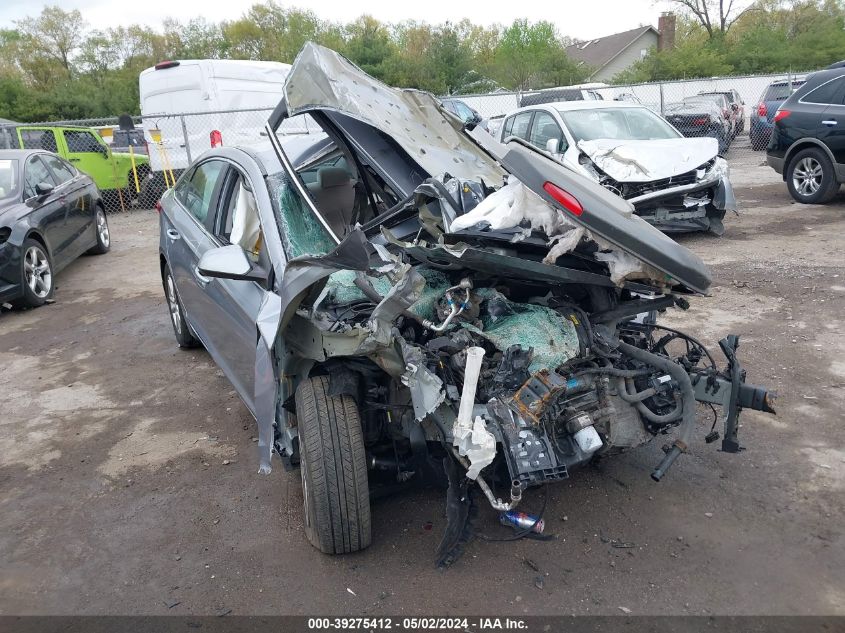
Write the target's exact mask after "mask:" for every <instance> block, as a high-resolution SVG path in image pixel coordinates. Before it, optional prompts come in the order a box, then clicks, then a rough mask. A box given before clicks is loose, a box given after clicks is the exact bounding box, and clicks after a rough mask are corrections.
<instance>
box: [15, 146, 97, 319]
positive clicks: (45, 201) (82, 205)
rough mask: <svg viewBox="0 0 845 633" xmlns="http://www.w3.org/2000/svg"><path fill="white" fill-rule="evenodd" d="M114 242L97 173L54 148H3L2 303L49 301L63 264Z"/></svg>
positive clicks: (34, 304) (26, 304)
mask: <svg viewBox="0 0 845 633" xmlns="http://www.w3.org/2000/svg"><path fill="white" fill-rule="evenodd" d="M109 245H110V239H109V225H108V221H107V220H106V213H105V210H104V206H103V201H102V199H101V197H100V192H99V190H98V189H97V186H96V185H95V184H94V181H92V180H91V178H89V177H88V176H86V175H85V174H83V173H81V172H80V171H78V170H77V169H76V168H75V167H73V166H72V165H70V164H69V163H67V162H65V161H64V160H62V159H61V158H59V157H58V156H56V155H55V154H51V153H50V152H44V151H39V150H3V151H0V303H11V304H12V305H13V306H14V307H20V308H34V307H37V306H40V305H42V304H44V303H45V302H46V301H47V300H48V299H50V297H51V296H52V294H53V287H54V284H53V280H54V276H55V274H56V273H57V272H58V271H59V270H61V269H62V268H64V267H65V266H67V265H68V264H69V263H70V262H72V261H73V260H74V259H76V258H77V257H79V256H80V255H82V254H84V253H94V254H102V253H106V252H107V251H108V250H109Z"/></svg>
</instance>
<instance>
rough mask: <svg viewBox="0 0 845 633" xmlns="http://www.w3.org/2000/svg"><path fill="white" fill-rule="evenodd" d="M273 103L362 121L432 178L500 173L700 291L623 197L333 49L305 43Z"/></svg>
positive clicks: (689, 257) (679, 258) (692, 270)
mask: <svg viewBox="0 0 845 633" xmlns="http://www.w3.org/2000/svg"><path fill="white" fill-rule="evenodd" d="M280 105H283V106H284V109H286V112H287V115H288V116H294V115H298V114H305V113H307V112H311V111H328V112H339V113H342V114H344V115H348V116H349V117H351V118H354V119H357V120H359V121H363V122H364V123H366V124H368V125H370V126H372V127H374V128H376V129H377V130H380V131H381V132H383V133H384V134H386V135H388V136H389V137H390V138H392V139H393V140H394V141H395V142H396V143H397V144H398V145H399V146H400V147H401V148H402V149H403V150H404V151H405V152H407V154H408V155H409V156H410V157H411V158H412V159H413V160H414V161H415V162H416V163H417V164H418V165H419V166H420V167H421V168H422V169H423V170H425V171H426V172H427V173H428V174H429V175H430V176H432V177H436V176H440V175H442V174H444V173H448V174H450V175H451V176H452V177H455V178H459V179H468V180H478V179H479V178H480V179H483V180H484V181H485V182H486V183H487V184H488V185H492V186H495V187H500V186H501V185H502V184H503V183H504V178H505V176H506V174H508V173H511V174H513V175H515V176H516V177H517V178H518V179H519V180H520V181H522V182H523V183H524V184H525V186H526V187H528V188H530V189H531V190H533V192H534V193H536V194H537V195H539V196H540V197H541V198H542V199H543V200H545V201H546V203H548V204H550V205H552V206H553V207H554V208H555V209H558V211H559V212H560V213H562V214H564V217H566V218H567V219H568V220H570V221H572V222H574V223H575V224H578V225H581V226H583V227H584V228H585V229H587V230H588V231H590V232H591V234H592V235H593V237H594V238H599V239H601V240H604V241H605V242H607V243H609V244H610V245H611V247H612V248H617V249H620V250H622V251H625V252H626V253H628V254H629V255H631V256H633V257H634V258H636V259H638V260H640V261H641V262H644V263H645V264H648V265H649V266H652V267H653V268H655V269H657V270H659V271H660V272H661V273H663V275H665V278H664V279H662V280H661V281H663V282H669V283H674V282H675V281H677V282H680V283H681V284H683V285H684V286H686V287H687V288H689V289H691V290H692V291H694V292H698V293H702V294H706V293H707V289H708V287H709V285H710V273H709V271H708V269H707V267H706V266H705V264H704V263H703V262H702V261H701V260H700V259H699V258H698V257H697V256H696V255H695V254H693V253H692V252H691V251H690V250H688V249H686V248H685V247H683V246H681V245H680V244H678V243H676V242H674V241H672V240H671V239H669V238H668V237H666V236H665V235H663V233H661V232H660V231H659V230H658V229H656V228H654V227H652V226H651V225H649V224H647V223H646V222H645V221H644V220H642V219H641V218H639V217H636V216H632V207H631V205H630V204H629V203H628V202H626V201H625V200H623V199H622V198H620V197H618V196H616V195H614V194H612V193H610V192H609V191H607V190H606V189H605V188H604V187H602V186H601V185H599V184H598V183H596V182H594V181H593V180H591V179H589V178H586V177H584V176H581V175H579V174H577V173H575V172H573V171H572V170H570V169H566V168H563V167H561V166H559V165H557V164H556V163H554V162H553V161H551V160H548V159H547V158H544V156H543V155H542V154H540V153H537V152H533V151H531V150H529V149H524V150H522V149H518V148H517V149H512V150H511V151H510V152H507V149H508V148H505V147H504V146H502V145H500V144H499V143H498V142H496V141H495V139H493V137H492V136H490V135H489V134H488V133H487V132H484V131H483V130H481V129H480V128H476V129H474V130H473V131H472V132H471V133H469V134H467V133H466V132H465V131H464V125H463V122H462V121H461V120H460V119H459V118H457V117H455V116H453V115H451V114H449V113H447V112H446V111H445V110H444V109H443V108H442V107H441V106H440V104H439V103H438V102H437V100H436V99H435V98H434V97H433V96H432V95H430V94H428V93H424V92H420V91H417V90H399V89H396V88H392V87H390V86H388V85H386V84H384V83H382V82H380V81H378V80H377V79H374V78H373V77H370V76H369V75H367V74H366V73H365V72H364V71H362V70H361V69H360V68H358V67H357V66H355V65H354V64H353V63H351V62H350V61H349V60H347V59H346V58H344V57H343V56H342V55H339V54H338V53H336V52H335V51H332V50H330V49H328V48H325V47H322V46H319V45H317V44H314V43H311V42H309V43H307V44H306V45H305V46H304V47H303V49H302V50H301V51H300V53H299V55H298V56H297V58H296V60H295V61H294V63H293V67H292V69H291V71H290V73H289V74H288V78H287V81H286V83H285V101H284V102H283V103H282V104H280ZM473 139H475V142H474V141H473ZM679 140H680V141H682V142H689V141H695V140H698V139H679ZM704 140H712V139H704ZM617 143H618V141H617ZM693 144H696V143H693ZM482 148H483V149H482ZM712 149H713V151H712V153H711V154H710V155H709V156H708V158H712V157H713V156H715V154H716V147H715V141H714V145H713V148H712ZM652 151H653V150H652ZM506 153H507V156H505V154H506ZM653 153H654V154H655V156H657V152H654V151H653ZM688 153H689V152H688ZM708 158H705V159H702V160H701V161H700V162H699V163H697V164H695V165H694V166H693V167H690V168H689V169H693V168H694V167H698V166H699V165H700V164H701V163H703V162H706V160H708ZM497 160H498V161H499V162H497ZM500 164H501V166H500ZM689 169H687V170H686V171H689ZM546 181H551V182H554V183H555V184H556V185H558V186H560V187H563V188H564V189H566V190H568V191H569V192H571V193H572V195H574V196H575V197H576V198H577V199H578V200H579V201H580V203H581V204H582V205H583V206H584V213H583V215H581V216H579V217H575V216H571V215H566V213H568V212H566V211H565V210H564V209H563V208H562V207H561V206H560V203H558V202H556V201H555V200H554V199H553V198H551V197H550V195H549V193H547V192H546V191H545V190H544V183H545V182H546ZM456 235H460V233H456ZM548 237H553V236H548Z"/></svg>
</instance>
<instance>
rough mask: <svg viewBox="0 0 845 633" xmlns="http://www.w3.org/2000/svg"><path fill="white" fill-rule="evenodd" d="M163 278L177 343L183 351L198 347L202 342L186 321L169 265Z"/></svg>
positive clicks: (166, 266)
mask: <svg viewBox="0 0 845 633" xmlns="http://www.w3.org/2000/svg"><path fill="white" fill-rule="evenodd" d="M161 277H162V283H163V284H164V297H165V299H167V307H168V310H169V312H170V325H172V326H173V335H174V336H175V337H176V342H177V343H178V344H179V347H181V348H183V349H190V348H192V347H197V346H198V345H199V344H200V342H199V341H198V340H197V339H196V337H195V336H194V335H193V334H192V333H191V328H190V326H189V325H188V322H187V321H186V320H185V309H184V308H183V307H182V300H181V299H179V293H178V292H176V284H175V283H174V281H173V273H171V272H170V266H169V265H165V267H164V271H163V273H162V276H161Z"/></svg>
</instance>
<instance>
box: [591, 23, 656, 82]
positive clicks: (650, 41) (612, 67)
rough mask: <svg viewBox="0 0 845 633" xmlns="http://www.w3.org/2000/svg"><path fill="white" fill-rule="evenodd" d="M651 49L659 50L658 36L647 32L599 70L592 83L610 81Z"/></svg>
mask: <svg viewBox="0 0 845 633" xmlns="http://www.w3.org/2000/svg"><path fill="white" fill-rule="evenodd" d="M650 48H657V34H656V33H655V32H654V31H645V32H644V33H643V34H642V35H640V36H639V37H638V38H637V39H636V40H634V41H633V42H631V44H630V45H629V46H628V47H627V48H626V49H625V50H624V51H622V52H621V53H619V55H617V56H616V57H615V58H613V59H612V60H611V61H610V62H609V63H608V64H606V65H605V66H603V67H602V68H599V69H598V70H597V71H596V72H595V73H594V74H593V75H592V76H591V77H590V81H604V82H608V81H610V80H611V79H613V77H615V76H616V75H617V74H619V73H620V72H622V71H623V70H625V69H627V68H629V67H630V66H631V65H632V64H634V62H637V61H639V60H640V59H641V57H642V56H641V54H640V51H641V50H643V49H645V50H648V49H650Z"/></svg>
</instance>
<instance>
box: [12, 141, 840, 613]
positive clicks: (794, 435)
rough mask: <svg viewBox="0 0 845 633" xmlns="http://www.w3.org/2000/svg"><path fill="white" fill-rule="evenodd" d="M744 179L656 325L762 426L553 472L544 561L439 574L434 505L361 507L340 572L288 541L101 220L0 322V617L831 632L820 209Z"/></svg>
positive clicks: (836, 219)
mask: <svg viewBox="0 0 845 633" xmlns="http://www.w3.org/2000/svg"><path fill="white" fill-rule="evenodd" d="M746 142H747V141H746ZM761 160H762V155H761V154H760V153H756V154H753V155H752V154H750V153H749V154H748V156H744V157H743V158H742V160H737V161H735V162H734V163H735V164H734V172H733V177H734V181H735V184H736V188H737V194H738V197H739V200H740V203H741V208H742V209H741V215H740V216H739V217H728V218H726V221H725V224H726V226H727V232H726V234H725V235H724V236H723V237H721V238H714V237H710V236H687V237H683V238H680V241H682V242H683V243H684V244H686V245H687V246H688V247H690V248H692V249H693V250H694V251H696V252H697V253H698V254H699V255H701V256H702V257H703V258H704V259H705V260H706V261H707V262H708V263H709V264H710V265H711V267H712V271H713V274H714V278H715V284H714V287H713V293H712V296H710V297H707V298H698V299H694V300H693V306H692V309H691V310H690V311H689V312H687V313H680V314H673V315H671V317H670V318H669V319H668V321H669V322H670V323H668V324H674V325H676V326H678V325H679V326H683V327H684V328H686V329H688V330H690V331H691V332H692V333H694V334H696V335H698V336H700V337H701V338H702V339H703V340H704V342H705V343H707V344H708V345H711V346H712V347H714V348H716V349H717V341H718V339H719V338H721V337H722V336H723V335H724V334H727V333H729V332H736V333H738V334H741V335H742V346H741V348H740V357H741V358H742V360H743V361H744V363H745V366H746V368H747V369H748V375H749V381H750V382H754V383H757V384H764V385H767V386H769V387H773V388H776V389H778V391H779V392H780V398H779V402H778V416H777V417H771V416H767V415H763V414H757V413H755V412H745V413H744V417H743V421H744V425H743V428H742V429H741V434H740V437H741V439H742V440H743V443H744V444H745V445H746V446H747V448H748V450H747V451H745V452H744V453H742V454H741V455H728V454H724V453H721V452H719V451H718V450H717V446H718V444H713V445H706V444H705V443H704V441H703V435H704V433H705V432H706V430H709V422H710V420H709V418H708V417H707V416H706V415H705V414H704V412H702V417H701V420H700V424H701V433H700V434H699V437H700V438H702V439H700V440H699V442H698V443H696V444H695V445H694V447H693V448H694V452H693V453H692V454H691V455H686V456H683V457H682V458H681V459H679V460H678V462H677V463H676V464H675V466H674V468H673V469H672V471H671V473H670V474H669V475H668V476H667V477H666V479H664V481H663V482H661V483H660V484H655V483H654V482H653V481H651V479H650V478H649V473H650V472H651V469H652V468H653V466H654V464H655V463H656V462H657V461H658V459H659V454H660V448H659V445H660V442H654V443H652V444H651V445H649V446H647V447H644V448H642V449H639V450H637V451H634V452H631V453H628V454H626V455H623V456H621V457H618V458H616V459H614V460H609V461H607V462H606V463H603V464H601V465H599V466H596V467H591V468H588V469H585V470H581V471H578V472H576V473H575V474H574V475H573V477H572V478H571V479H570V480H569V481H567V482H564V483H562V484H560V485H558V486H556V487H552V488H550V489H549V493H550V494H549V502H548V507H547V510H546V519H547V525H548V527H547V531H549V532H551V533H553V534H556V535H557V536H558V538H557V540H556V541H553V542H536V541H520V542H517V543H491V542H484V541H478V540H477V541H475V542H474V543H472V544H471V545H470V547H469V550H468V553H467V555H466V556H465V557H464V558H463V559H462V560H461V561H460V562H459V563H458V564H457V565H456V566H454V567H453V568H451V569H449V570H448V571H445V572H439V571H437V570H435V568H434V564H433V560H434V549H435V547H436V545H437V542H438V540H439V538H440V534H441V532H442V529H443V526H444V498H443V495H442V493H440V492H437V491H417V492H412V493H409V494H406V495H403V496H398V497H393V498H390V499H388V500H384V501H381V502H378V503H377V504H376V505H375V506H374V510H373V530H374V531H373V534H374V539H373V545H372V547H370V548H369V549H368V550H366V551H364V552H362V553H360V554H356V555H351V556H345V557H327V556H324V555H322V554H320V553H319V552H317V550H315V549H313V548H312V547H310V546H309V545H308V543H307V541H306V539H305V536H304V534H303V532H302V530H301V523H302V514H301V503H302V498H301V492H300V484H299V474H298V473H296V472H295V473H286V472H284V470H283V469H282V467H281V465H280V463H279V462H276V467H275V469H274V470H273V472H272V474H271V475H269V476H259V475H257V474H256V471H257V457H256V452H255V451H256V449H255V444H254V442H253V438H254V437H255V436H256V430H255V425H254V422H253V420H252V419H251V417H250V415H249V413H248V412H247V410H246V408H245V407H244V406H243V405H242V404H241V402H240V401H239V400H238V398H237V396H236V395H235V392H234V391H233V390H232V388H231V387H230V385H229V384H228V382H227V381H226V379H225V378H224V377H223V375H222V373H221V372H220V371H219V370H217V369H216V367H215V366H214V364H213V363H212V362H211V360H210V358H209V357H208V355H207V354H206V353H205V352H204V351H202V350H194V351H181V350H179V349H177V347H176V345H175V342H174V340H173V334H172V331H171V328H170V324H169V322H168V314H167V310H166V306H165V303H164V298H163V294H162V291H161V282H160V279H159V272H158V261H157V257H156V250H157V240H158V224H157V218H156V216H155V214H154V213H153V212H150V211H135V212H131V213H127V214H122V215H116V216H112V217H111V228H112V236H113V237H112V239H113V241H114V246H113V250H112V252H111V253H110V254H108V255H106V256H104V257H85V258H82V259H80V260H78V261H77V262H76V263H74V264H73V265H72V266H71V267H70V268H69V269H67V270H66V271H65V272H63V273H62V274H61V275H59V277H58V280H57V283H58V289H57V291H56V296H55V298H56V303H55V304H54V305H51V306H46V307H44V308H41V309H38V310H34V311H29V312H4V313H2V314H0V367H2V371H0V393H2V395H3V407H2V414H0V491H2V494H0V561H3V562H2V564H0V614H24V613H26V614H35V613H39V614H68V613H77V614H114V613H119V614H222V613H226V612H229V610H231V613H232V614H290V613H295V614H303V613H322V614H326V613H332V614H341V615H361V614H367V615H372V614H441V615H454V614H481V613H490V612H495V613H497V614H514V615H519V614H527V613H530V614H570V613H572V614H620V607H624V608H625V609H630V611H631V612H632V613H633V614H703V613H706V614H813V613H815V614H821V613H824V614H845V542H843V526H845V510H843V499H844V498H845V495H843V490H845V425H843V415H842V410H843V405H845V398H843V393H845V391H843V388H845V344H843V339H842V336H843V329H845V322H843V308H845V238H843V231H845V193H842V194H840V197H839V198H838V199H837V201H836V202H835V203H833V204H831V205H829V206H826V207H810V206H802V205H797V204H793V203H792V202H791V199H790V198H789V196H788V194H787V192H786V188H785V186H784V185H783V183H782V182H780V181H779V178H778V177H777V175H776V174H774V173H773V172H772V171H771V170H769V169H768V168H767V167H762V166H760V161H761ZM541 498H542V495H541V494H536V493H532V494H531V495H530V496H529V497H528V498H527V500H526V502H525V509H531V508H538V507H539V504H540V502H541ZM480 523H481V527H482V529H483V530H484V531H486V532H488V533H494V532H495V531H496V530H497V529H499V528H498V527H497V522H496V518H495V515H494V513H493V512H492V510H490V509H489V507H487V508H485V507H482V511H481V518H480ZM620 544H630V545H631V546H629V547H618V545H620ZM526 561H531V562H530V563H528V562H526ZM532 565H533V566H534V567H536V569H534V568H532ZM537 569H538V570H539V571H537Z"/></svg>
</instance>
